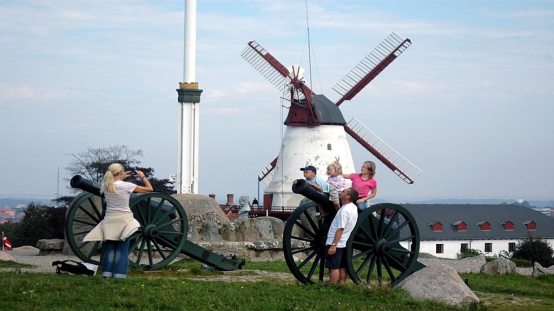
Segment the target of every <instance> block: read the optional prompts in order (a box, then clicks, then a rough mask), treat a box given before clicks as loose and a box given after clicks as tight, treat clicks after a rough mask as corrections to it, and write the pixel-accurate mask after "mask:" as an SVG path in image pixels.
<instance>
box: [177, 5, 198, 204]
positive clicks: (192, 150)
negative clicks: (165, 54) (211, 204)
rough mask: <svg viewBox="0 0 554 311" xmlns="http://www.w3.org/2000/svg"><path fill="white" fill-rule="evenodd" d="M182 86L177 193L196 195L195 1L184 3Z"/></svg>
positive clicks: (196, 85)
mask: <svg viewBox="0 0 554 311" xmlns="http://www.w3.org/2000/svg"><path fill="white" fill-rule="evenodd" d="M184 54H185V55H184V73H183V76H184V77H183V82H179V89H177V93H178V94H179V96H178V101H179V103H180V108H181V109H180V121H179V163H178V169H179V171H178V173H177V193H179V194H182V193H195V194H197V193H198V146H199V143H198V128H199V126H198V125H199V119H200V114H199V113H200V107H199V103H200V95H201V93H202V90H200V89H198V82H196V0H185V52H184Z"/></svg>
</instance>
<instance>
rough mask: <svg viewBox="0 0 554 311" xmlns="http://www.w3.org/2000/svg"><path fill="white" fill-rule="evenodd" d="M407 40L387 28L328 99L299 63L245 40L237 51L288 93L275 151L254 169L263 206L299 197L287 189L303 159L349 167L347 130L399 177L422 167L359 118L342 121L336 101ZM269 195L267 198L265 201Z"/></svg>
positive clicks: (322, 166) (409, 178) (352, 92)
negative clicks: (310, 83) (289, 63)
mask: <svg viewBox="0 0 554 311" xmlns="http://www.w3.org/2000/svg"><path fill="white" fill-rule="evenodd" d="M410 45H411V41H410V40H409V39H405V38H403V37H402V36H400V35H399V34H397V33H391V34H390V35H389V36H388V37H387V38H385V39H384V40H383V41H382V42H381V43H380V44H379V45H378V46H377V47H376V48H375V49H374V50H373V51H371V52H370V53H369V54H368V55H367V56H366V57H365V58H364V59H362V60H361V61H360V62H359V63H358V64H357V65H356V66H355V67H354V68H353V69H352V70H351V71H350V72H349V73H347V74H346V76H345V77H344V78H343V79H342V80H340V81H339V82H338V83H337V84H336V85H335V86H334V87H333V90H335V91H336V92H338V93H339V94H340V95H341V96H342V97H341V98H340V99H339V100H338V101H337V102H336V103H333V102H331V101H330V100H329V99H328V98H327V97H325V96H324V95H316V94H315V93H314V92H313V91H312V90H310V89H309V88H308V86H307V85H306V84H305V83H304V79H303V77H302V72H303V69H301V68H300V67H297V66H293V67H291V68H289V69H287V68H285V66H283V65H282V64H281V63H280V62H279V61H277V59H275V58H274V57H273V56H272V55H271V54H269V52H267V51H266V50H265V49H264V48H263V47H262V46H261V45H260V44H258V43H257V42H256V41H250V42H249V43H248V45H247V47H246V49H245V50H244V51H243V52H242V55H241V56H242V57H243V58H244V59H245V60H246V61H247V62H248V63H250V64H251V65H252V66H253V67H254V68H255V69H256V70H258V71H259V72H260V73H261V74H262V75H263V76H264V77H265V78H266V79H267V80H269V81H270V82H271V83H272V84H273V85H275V86H276V87H277V88H278V89H279V90H280V91H282V92H286V93H287V94H288V96H290V97H288V98H287V99H288V100H289V102H290V107H289V113H288V116H287V118H286V120H285V125H286V126H287V128H286V130H285V134H284V137H283V142H282V145H281V148H280V152H279V156H278V157H277V158H276V159H274V160H273V161H272V162H271V163H270V164H269V165H267V166H266V167H265V168H264V169H263V170H262V171H261V172H260V174H258V179H259V181H261V182H263V183H265V184H266V185H267V188H266V189H265V191H264V193H265V196H264V208H266V207H269V206H271V210H272V211H276V210H281V209H293V208H296V207H297V206H298V205H299V203H300V201H301V200H302V199H303V198H304V197H303V196H301V195H298V194H295V193H293V192H292V182H293V180H294V179H297V178H301V177H302V175H301V174H300V171H299V169H300V168H301V167H305V166H306V165H313V166H315V167H316V168H317V170H318V174H320V175H323V174H325V172H326V167H327V165H329V164H331V163H332V162H333V161H334V160H335V158H336V157H340V162H341V164H342V166H343V171H344V172H354V171H356V170H355V166H354V162H353V159H352V153H351V151H350V146H349V144H348V141H347V139H346V133H348V134H350V136H352V137H353V138H354V139H355V140H356V141H357V142H358V143H360V144H361V145H362V146H363V147H364V148H366V149H367V150H368V151H369V152H371V153H372V154H373V155H374V156H375V157H376V158H377V159H379V160H380V161H381V162H382V163H383V164H384V165H385V166H387V167H388V168H390V169H391V170H392V171H393V172H394V173H395V174H396V175H398V176H399V177H400V178H401V179H403V180H404V181H406V182H407V183H409V184H411V183H413V182H414V178H415V177H416V176H417V175H418V174H419V173H421V172H422V171H421V170H420V169H419V168H418V167H417V166H415V165H414V164H412V163H411V162H410V161H408V160H407V159H406V158H404V157H403V156H402V155H400V154H399V153H398V152H397V151H396V150H394V149H393V148H392V147H390V146H389V145H388V144H386V143H385V142H384V141H382V140H381V139H380V138H379V137H378V136H377V135H375V134H374V133H373V132H371V131H370V130H369V129H368V128H366V127H365V126H364V125H363V124H361V123H360V122H359V121H358V120H356V119H355V118H353V119H352V120H350V121H349V122H348V123H347V122H346V121H345V119H344V117H343V115H342V113H341V111H340V109H339V106H340V105H341V104H342V103H343V102H344V101H345V100H351V99H352V98H354V96H356V94H358V93H359V92H360V91H361V90H362V89H363V88H364V87H365V86H366V85H368V84H369V83H370V82H371V81H372V80H373V79H374V78H375V77H376V76H377V75H378V74H379V73H381V71H383V70H384V69H385V68H386V67H387V66H388V65H389V64H390V63H391V62H392V61H394V60H395V59H396V58H397V57H398V56H399V55H400V54H402V52H404V51H405V50H406V49H407V48H408V47H409V46H410ZM267 201H269V202H267Z"/></svg>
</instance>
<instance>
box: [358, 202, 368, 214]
mask: <svg viewBox="0 0 554 311" xmlns="http://www.w3.org/2000/svg"><path fill="white" fill-rule="evenodd" d="M368 203H369V200H367V201H363V202H362V203H356V206H357V207H358V211H360V212H363V211H365V210H366V209H368V208H369V206H368Z"/></svg>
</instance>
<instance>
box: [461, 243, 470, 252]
mask: <svg viewBox="0 0 554 311" xmlns="http://www.w3.org/2000/svg"><path fill="white" fill-rule="evenodd" d="M468 250H469V245H468V244H467V243H462V245H460V252H461V253H465V252H467V251H468Z"/></svg>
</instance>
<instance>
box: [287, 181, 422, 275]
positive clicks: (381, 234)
mask: <svg viewBox="0 0 554 311" xmlns="http://www.w3.org/2000/svg"><path fill="white" fill-rule="evenodd" d="M292 191H293V192H294V193H298V194H302V195H303V196H305V197H306V199H304V200H303V201H302V202H301V204H300V205H299V206H298V207H297V208H296V209H295V210H294V212H293V213H292V214H291V215H290V216H289V218H288V220H287V223H286V224H285V229H284V232H283V252H284V256H285V261H286V263H287V266H288V267H289V269H290V271H291V272H292V274H293V275H294V276H295V278H296V279H297V280H298V281H300V282H301V283H304V284H311V283H314V282H316V281H319V282H322V281H323V280H324V278H325V275H326V271H327V269H326V268H325V249H326V247H325V241H326V238H327V233H328V232H329V226H330V225H331V222H332V220H333V218H334V216H335V214H336V211H335V209H334V206H333V203H332V202H331V201H329V199H328V197H327V195H324V194H322V193H320V192H318V191H317V190H315V188H313V187H311V186H310V185H309V184H308V183H306V181H305V180H298V182H297V183H296V184H294V185H293V187H292ZM317 204H320V205H321V206H322V207H323V208H324V210H325V214H321V215H319V209H318V207H317ZM401 243H402V244H401ZM419 243H420V237H419V230H418V227H417V224H416V222H415V220H414V218H413V216H412V215H411V214H410V212H409V211H408V210H407V209H406V208H404V207H403V206H401V205H397V204H390V203H383V204H375V205H372V206H371V207H370V208H369V209H367V210H365V211H363V212H362V213H360V214H359V215H358V221H357V223H356V226H355V227H354V230H353V231H352V233H351V235H350V238H349V239H348V242H347V244H346V260H347V272H348V276H349V277H350V279H351V280H352V281H353V282H354V283H356V284H364V283H365V284H368V285H370V284H375V283H377V284H379V285H380V286H381V285H383V284H384V283H388V284H389V286H394V285H396V284H398V283H399V282H400V281H402V280H403V279H405V278H406V277H407V276H409V275H410V274H412V273H413V272H415V271H418V270H420V269H422V268H424V267H425V266H424V265H423V264H421V263H419V262H418V261H417V257H418V255H419Z"/></svg>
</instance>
